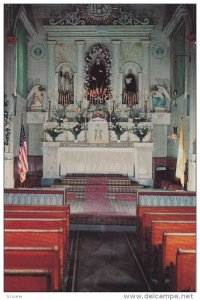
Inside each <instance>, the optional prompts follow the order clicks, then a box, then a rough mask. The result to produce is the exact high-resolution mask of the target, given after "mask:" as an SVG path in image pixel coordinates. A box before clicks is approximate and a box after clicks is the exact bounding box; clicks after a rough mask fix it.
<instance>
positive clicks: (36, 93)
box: [28, 84, 45, 110]
mask: <svg viewBox="0 0 200 300" xmlns="http://www.w3.org/2000/svg"><path fill="white" fill-rule="evenodd" d="M44 91H45V88H44V87H43V86H42V85H40V84H36V85H35V86H34V87H32V89H31V90H30V92H29V94H28V101H30V105H29V109H30V110H42V109H43V104H44Z"/></svg>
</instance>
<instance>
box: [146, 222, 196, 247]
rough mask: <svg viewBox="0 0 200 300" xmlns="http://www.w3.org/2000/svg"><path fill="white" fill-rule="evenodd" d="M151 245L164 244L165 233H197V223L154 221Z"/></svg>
mask: <svg viewBox="0 0 200 300" xmlns="http://www.w3.org/2000/svg"><path fill="white" fill-rule="evenodd" d="M151 227H152V232H151V245H152V247H155V246H158V245H161V244H162V238H163V233H164V232H185V233H195V232H196V222H195V221H162V220H159V221H154V220H153V221H152V226H151Z"/></svg>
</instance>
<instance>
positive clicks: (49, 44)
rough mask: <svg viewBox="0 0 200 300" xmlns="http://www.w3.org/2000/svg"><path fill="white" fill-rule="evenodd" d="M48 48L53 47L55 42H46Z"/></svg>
mask: <svg viewBox="0 0 200 300" xmlns="http://www.w3.org/2000/svg"><path fill="white" fill-rule="evenodd" d="M47 44H48V46H55V45H56V41H47Z"/></svg>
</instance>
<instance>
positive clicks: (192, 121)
mask: <svg viewBox="0 0 200 300" xmlns="http://www.w3.org/2000/svg"><path fill="white" fill-rule="evenodd" d="M189 78H190V81H189V94H190V116H189V155H188V182H187V190H188V191H191V192H193V191H196V43H191V63H190V76H189Z"/></svg>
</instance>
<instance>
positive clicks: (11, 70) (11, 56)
mask: <svg viewBox="0 0 200 300" xmlns="http://www.w3.org/2000/svg"><path fill="white" fill-rule="evenodd" d="M4 51H5V54H6V55H5V62H4V74H5V80H4V83H5V90H4V91H5V94H6V96H7V100H8V108H7V110H8V112H9V113H11V120H10V130H11V134H10V140H9V142H8V147H7V148H8V149H7V152H5V153H4V187H5V188H14V153H13V149H14V148H13V147H14V143H13V140H14V127H13V125H14V124H13V122H14V98H13V95H15V96H16V59H15V56H16V40H14V39H13V42H9V43H8V42H7V43H6V42H5V48H4Z"/></svg>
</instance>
